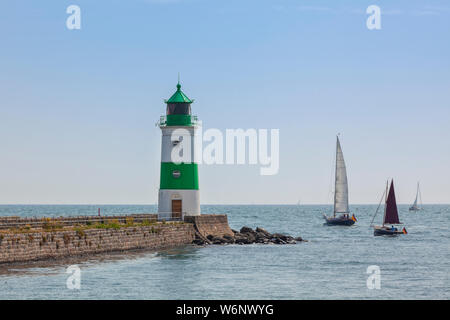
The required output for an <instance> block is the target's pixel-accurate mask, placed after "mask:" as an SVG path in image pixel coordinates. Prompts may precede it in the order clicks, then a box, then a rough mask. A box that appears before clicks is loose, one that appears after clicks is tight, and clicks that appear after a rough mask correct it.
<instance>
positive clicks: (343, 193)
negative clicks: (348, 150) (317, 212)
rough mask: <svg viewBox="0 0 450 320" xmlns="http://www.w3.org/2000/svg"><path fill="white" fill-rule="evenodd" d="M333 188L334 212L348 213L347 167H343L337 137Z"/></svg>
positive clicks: (342, 156)
mask: <svg viewBox="0 0 450 320" xmlns="http://www.w3.org/2000/svg"><path fill="white" fill-rule="evenodd" d="M334 190H335V191H334V213H335V214H336V213H349V209H348V182H347V169H346V168H345V162H344V155H343V153H342V149H341V143H340V142H339V137H338V138H337V142H336V180H335V189H334Z"/></svg>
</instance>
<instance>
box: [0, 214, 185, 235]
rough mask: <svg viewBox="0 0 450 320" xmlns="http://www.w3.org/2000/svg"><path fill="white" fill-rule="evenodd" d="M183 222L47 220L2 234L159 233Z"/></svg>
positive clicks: (0, 232)
mask: <svg viewBox="0 0 450 320" xmlns="http://www.w3.org/2000/svg"><path fill="white" fill-rule="evenodd" d="M183 223H184V222H183V221H174V222H166V221H165V220H162V221H156V220H154V219H145V220H143V221H142V222H135V221H134V219H133V218H132V217H127V218H126V219H125V222H120V221H119V220H118V219H107V218H105V221H104V222H103V223H101V222H94V223H92V222H90V221H87V222H86V223H85V224H81V223H79V224H74V225H68V226H67V225H66V226H64V225H62V224H60V223H58V222H57V221H52V220H51V219H49V218H47V219H46V220H45V222H44V223H43V225H42V226H39V227H32V226H31V225H25V226H23V227H14V228H10V229H4V230H0V234H2V233H3V234H5V233H6V234H17V233H34V232H53V231H77V233H79V234H82V233H83V234H84V230H89V229H115V230H119V229H121V228H131V227H152V232H154V233H157V232H158V231H159V229H155V228H154V227H157V226H160V225H163V224H183Z"/></svg>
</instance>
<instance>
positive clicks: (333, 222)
mask: <svg viewBox="0 0 450 320" xmlns="http://www.w3.org/2000/svg"><path fill="white" fill-rule="evenodd" d="M323 217H324V219H325V224H326V225H329V226H352V225H354V224H355V220H353V219H352V218H351V217H343V216H340V217H327V216H325V215H324V216H323Z"/></svg>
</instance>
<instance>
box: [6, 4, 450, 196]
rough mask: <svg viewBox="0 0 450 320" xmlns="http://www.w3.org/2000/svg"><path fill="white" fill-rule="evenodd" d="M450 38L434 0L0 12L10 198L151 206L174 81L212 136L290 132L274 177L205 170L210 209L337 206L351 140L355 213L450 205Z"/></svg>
mask: <svg viewBox="0 0 450 320" xmlns="http://www.w3.org/2000/svg"><path fill="white" fill-rule="evenodd" d="M71 4H76V5H78V6H80V8H81V19H82V22H81V30H68V29H67V28H66V24H65V22H66V19H67V17H68V14H66V8H67V7H68V6H69V5H71ZM372 4H376V5H379V6H380V7H381V11H382V18H381V19H382V29H381V30H372V31H370V30H368V29H367V28H366V19H367V17H368V15H367V14H366V13H365V11H366V8H367V7H368V6H369V5H372ZM449 32H450V3H448V1H436V0H429V1H425V0H423V1H411V0H409V1H375V0H372V1H345V0H343V1H331V0H328V1H284V0H272V1H269V0H254V1H253V0H246V1H242V0H240V1H237V0H236V1H235V0H231V1H212V0H129V1H117V0H116V1H106V0H105V1H100V0H96V1H93V0H90V1H86V0H72V1H61V0H58V1H22V0H15V1H2V2H1V3H0V137H1V140H0V147H1V150H2V153H1V157H0V203H21V204H35V203H58V204H59V203H68V204H77V203H81V204H87V203H88V204H90V203H103V204H107V203H112V204H116V203H124V204H127V203H133V204H141V203H142V204H145V203H155V202H156V201H157V190H158V187H159V163H160V130H159V129H158V128H157V127H155V122H156V121H157V120H158V119H159V116H160V115H161V114H163V113H164V107H165V105H164V104H163V99H167V98H169V97H170V95H171V94H172V93H173V91H174V90H175V85H176V81H177V74H178V72H180V73H181V82H182V85H183V90H184V92H185V93H186V94H187V95H188V96H189V97H190V98H193V99H195V103H194V104H193V106H192V108H193V111H194V113H195V114H197V115H198V116H199V118H200V119H202V120H203V125H204V129H207V128H219V129H223V130H225V129H226V128H244V129H246V128H256V129H258V128H267V129H271V128H278V129H280V171H279V174H278V175H275V176H260V175H259V166H248V165H245V166H201V168H200V186H201V199H202V203H227V204H229V203H296V202H297V201H298V200H299V199H300V200H301V202H302V203H330V202H331V200H332V196H331V193H330V189H331V187H330V184H331V181H332V169H333V164H332V163H333V157H334V152H335V151H334V148H335V135H336V133H338V132H340V133H341V143H342V147H343V151H344V156H345V159H346V162H347V166H348V178H349V184H350V186H349V188H350V202H351V203H377V202H378V199H379V197H380V196H381V192H382V191H383V188H384V184H385V181H386V179H387V178H389V177H393V178H394V179H395V182H396V191H397V195H398V200H399V202H403V203H409V202H411V201H413V198H414V194H415V184H416V181H417V180H420V181H421V184H422V193H423V198H424V202H425V203H450V169H449V163H450V148H449V146H450V129H449V128H450V77H449V76H450V42H449V41H448V38H449Z"/></svg>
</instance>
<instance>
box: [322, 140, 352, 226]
mask: <svg viewBox="0 0 450 320" xmlns="http://www.w3.org/2000/svg"><path fill="white" fill-rule="evenodd" d="M335 172H336V173H335V182H334V211H333V216H332V217H327V216H326V215H325V214H324V215H323V217H324V218H325V221H326V224H328V225H343V226H351V225H353V224H354V223H355V222H356V218H355V216H354V215H352V216H351V217H350V210H349V206H348V182H347V169H346V167H345V161H344V154H343V153H342V148H341V143H340V141H339V137H337V141H336V171H335ZM336 214H340V215H339V216H336Z"/></svg>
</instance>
